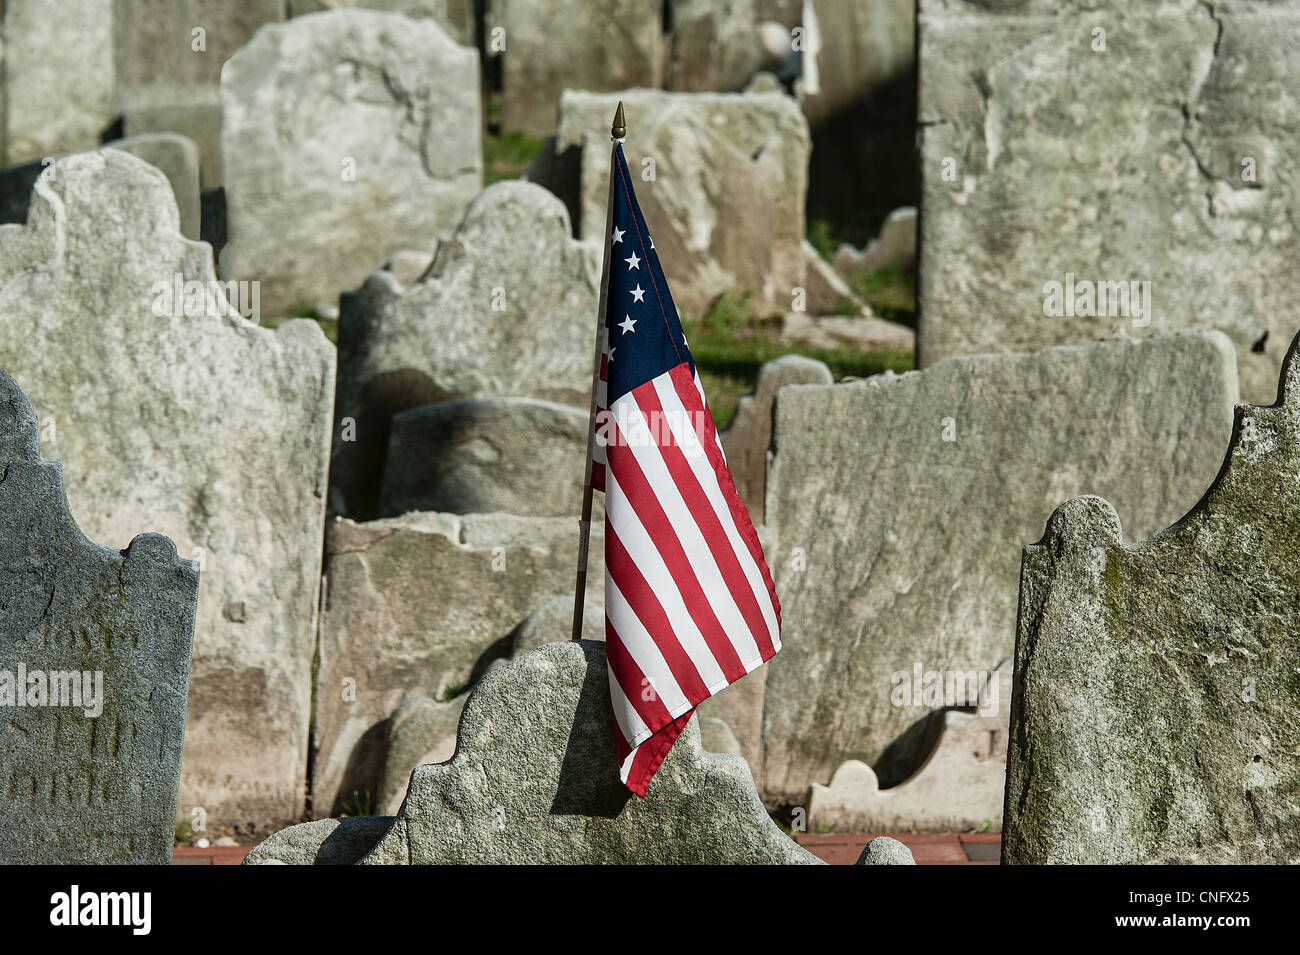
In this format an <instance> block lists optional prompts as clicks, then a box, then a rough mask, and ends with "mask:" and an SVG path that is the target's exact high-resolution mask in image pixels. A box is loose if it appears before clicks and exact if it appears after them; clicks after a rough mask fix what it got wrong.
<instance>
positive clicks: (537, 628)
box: [510, 524, 605, 657]
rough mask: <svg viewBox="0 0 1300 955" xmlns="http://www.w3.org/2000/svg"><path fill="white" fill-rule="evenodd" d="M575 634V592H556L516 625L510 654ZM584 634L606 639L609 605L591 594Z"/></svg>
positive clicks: (585, 607) (585, 608)
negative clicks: (606, 608)
mask: <svg viewBox="0 0 1300 955" xmlns="http://www.w3.org/2000/svg"><path fill="white" fill-rule="evenodd" d="M595 526H597V527H603V526H604V525H603V524H597V525H595ZM575 559H576V558H575ZM571 589H572V588H571ZM572 637H573V595H572V594H569V595H567V596H563V597H561V596H555V597H552V598H550V599H549V600H547V601H546V602H545V603H542V604H540V605H539V606H538V607H537V609H536V610H534V611H533V612H532V613H530V614H529V615H528V617H527V619H525V620H524V622H523V623H521V624H520V625H519V626H518V627H516V628H515V630H514V633H512V634H511V635H510V655H511V656H515V657H517V656H519V655H520V654H523V653H527V652H528V651H529V650H536V649H537V648H538V647H540V646H541V645H542V644H544V643H556V642H559V641H561V640H569V639H572ZM582 638H583V639H584V640H604V639H605V608H604V607H603V606H601V605H600V604H599V603H595V604H593V603H592V602H591V598H590V597H588V598H587V600H586V601H585V602H584V603H583V612H582Z"/></svg>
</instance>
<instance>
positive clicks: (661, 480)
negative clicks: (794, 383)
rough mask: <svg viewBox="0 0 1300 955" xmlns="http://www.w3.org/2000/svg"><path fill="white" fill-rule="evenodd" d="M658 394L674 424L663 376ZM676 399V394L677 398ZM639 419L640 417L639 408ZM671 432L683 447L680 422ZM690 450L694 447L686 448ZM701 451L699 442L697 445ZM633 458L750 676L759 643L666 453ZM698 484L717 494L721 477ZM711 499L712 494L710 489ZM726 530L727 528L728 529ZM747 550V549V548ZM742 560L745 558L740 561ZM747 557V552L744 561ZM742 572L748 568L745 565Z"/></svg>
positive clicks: (645, 449)
mask: <svg viewBox="0 0 1300 955" xmlns="http://www.w3.org/2000/svg"><path fill="white" fill-rule="evenodd" d="M653 384H654V386H655V391H657V392H658V393H659V401H660V403H661V404H663V406H664V410H665V412H666V414H665V416H664V417H665V418H666V419H667V420H668V421H671V420H672V418H673V417H674V412H672V411H668V405H667V403H666V402H664V395H663V392H664V391H665V390H672V387H673V384H672V381H671V379H669V378H668V376H667V375H666V374H664V375H660V376H659V377H658V378H656V379H655V380H654V382H653ZM674 397H676V394H674ZM677 407H678V408H679V409H681V411H680V413H681V414H682V415H683V416H684V415H685V413H686V412H685V409H684V408H682V406H681V403H680V402H678V404H677ZM637 413H638V414H640V413H641V412H640V408H639V407H638V409H637ZM629 420H631V412H629ZM640 420H641V423H642V427H644V428H646V429H649V427H650V425H649V422H647V421H646V419H645V417H644V415H642V416H641V419H640ZM676 425H677V426H676V427H673V428H672V431H673V434H674V435H675V436H676V439H677V443H678V445H679V446H682V445H683V439H682V436H681V435H680V434H679V433H678V432H679V431H680V429H681V422H680V421H679V422H677V423H676ZM692 437H693V435H692ZM686 447H689V445H686ZM696 447H697V448H698V447H699V445H698V442H697V443H696ZM631 450H632V454H633V455H634V456H635V457H636V460H637V463H638V464H639V465H641V473H643V474H644V475H645V477H646V480H647V481H649V482H650V486H651V487H652V488H653V489H654V491H655V496H656V497H657V498H658V499H659V504H660V506H662V507H663V509H664V513H665V514H666V515H667V517H668V523H669V524H671V525H672V527H673V530H674V531H675V532H676V534H677V539H678V541H680V542H681V545H682V550H684V551H685V552H686V560H687V562H688V563H689V564H690V565H691V570H692V571H694V572H695V579H696V580H697V581H699V584H700V589H701V590H703V591H704V597H705V599H706V600H707V601H708V602H709V606H710V607H712V608H713V615H714V616H715V617H717V618H718V623H719V624H721V626H722V630H723V633H724V634H725V636H726V638H727V640H728V641H730V643H731V645H732V646H733V647H734V648H735V650H736V656H738V657H740V662H741V665H742V666H745V672H749V670H750V668H751V667H753V666H758V664H759V663H761V662H762V651H761V650H759V648H758V643H757V641H756V640H755V639H754V635H753V633H752V632H751V631H750V629H749V624H748V623H746V622H745V618H744V615H743V614H741V612H740V607H738V606H737V605H736V598H735V597H733V596H732V593H731V588H730V587H728V586H727V581H726V579H725V578H724V577H723V576H722V570H721V569H720V568H719V567H718V563H717V561H716V560H715V559H714V557H713V551H712V550H710V549H709V543H708V541H706V540H705V539H704V534H703V533H702V532H701V531H700V525H699V523H698V522H697V521H696V519H695V517H694V516H693V515H692V514H691V510H690V507H688V506H687V504H686V501H685V500H684V499H683V497H682V493H681V489H680V488H678V486H677V482H676V481H674V480H673V476H672V474H671V472H669V470H668V465H667V464H666V463H665V461H664V459H663V456H662V452H661V451H660V449H659V447H658V445H654V446H651V445H645V444H643V445H641V446H639V447H634V448H632V449H631ZM683 456H684V457H686V459H687V461H688V462H689V461H690V458H691V455H685V454H684V455H683ZM694 457H697V458H699V459H700V460H702V461H703V460H705V457H704V450H703V448H700V449H699V450H698V451H697V452H696V453H695V455H694ZM696 479H697V480H700V481H701V483H706V481H707V482H709V483H712V484H713V485H714V488H715V489H716V487H717V477H716V476H715V475H714V474H713V471H712V469H710V470H709V477H708V478H707V479H704V478H701V476H700V475H699V473H698V472H696ZM704 490H705V493H706V494H707V493H708V491H709V488H708V487H707V484H706V486H705V489H704ZM723 526H724V527H725V526H726V525H725V524H724V525H723ZM742 546H743V545H742ZM737 556H738V557H740V556H741V555H737ZM743 556H744V557H748V556H749V554H748V551H746V553H745V554H744V555H743ZM741 566H742V567H743V566H744V563H743V560H742V561H741Z"/></svg>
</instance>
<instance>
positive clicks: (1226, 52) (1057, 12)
mask: <svg viewBox="0 0 1300 955" xmlns="http://www.w3.org/2000/svg"><path fill="white" fill-rule="evenodd" d="M989 6H990V7H994V6H995V7H996V8H995V9H987V10H979V9H976V8H974V7H972V6H970V5H966V4H951V3H948V2H947V0H923V2H922V3H921V17H920V31H919V32H920V60H921V86H920V95H919V101H920V120H921V134H922V136H921V148H922V163H921V170H922V179H923V194H924V202H923V204H922V215H923V219H924V221H923V223H922V235H923V236H924V244H923V247H922V249H921V257H922V263H921V270H920V275H921V284H920V288H919V297H920V300H919V304H920V312H921V328H920V355H921V359H922V361H923V362H924V363H933V362H936V361H939V360H941V359H942V358H944V357H946V356H948V355H953V354H961V353H971V352H985V351H1003V350H1009V351H1020V350H1032V349H1036V348H1041V347H1043V346H1046V345H1051V344H1065V343H1075V342H1083V341H1088V340H1090V339H1093V338H1096V337H1099V336H1101V335H1105V334H1107V333H1108V332H1110V331H1111V330H1112V329H1114V328H1116V327H1118V326H1120V325H1126V326H1129V327H1130V328H1131V329H1132V334H1134V335H1145V334H1154V333H1158V332H1163V331H1172V330H1177V329H1180V328H1195V327H1217V328H1220V329H1222V330H1223V331H1225V332H1226V333H1227V334H1228V335H1229V336H1230V337H1231V338H1232V340H1233V343H1234V344H1235V345H1236V348H1237V356H1238V361H1239V363H1240V366H1239V370H1240V375H1241V388H1242V396H1243V398H1245V399H1246V400H1248V401H1254V402H1264V401H1269V400H1271V399H1272V394H1273V387H1274V385H1275V383H1276V381H1277V373H1278V366H1279V362H1280V360H1281V357H1282V354H1283V352H1284V351H1285V350H1286V346H1287V343H1288V342H1289V341H1290V340H1291V336H1292V334H1293V333H1294V331H1295V327H1296V322H1295V318H1294V314H1293V304H1294V302H1295V301H1296V299H1297V297H1298V296H1300V274H1298V273H1297V272H1296V270H1295V268H1294V263H1295V261H1296V259H1297V257H1300V232H1297V230H1296V227H1295V218H1296V215H1297V204H1298V203H1300V199H1298V198H1297V192H1296V183H1295V180H1294V175H1293V173H1292V172H1291V171H1290V170H1291V166H1290V164H1289V163H1288V162H1287V161H1286V160H1285V158H1284V157H1286V156H1289V155H1296V154H1297V152H1300V123H1298V122H1297V120H1296V117H1297V115H1298V114H1300V93H1298V92H1297V86H1296V83H1295V79H1294V74H1295V48H1296V45H1297V43H1300V4H1296V3H1294V2H1286V3H1277V4H1262V3H1243V4H1232V5H1231V6H1229V5H1223V4H1209V3H1198V2H1196V0H1177V2H1172V3H1166V4H1142V5H1139V8H1137V9H1135V8H1134V5H1131V4H1128V3H1124V2H1123V0H1105V2H1087V3H1083V2H1078V0H1073V2H1067V3H1050V4H1049V3H1045V2H1041V0H1033V2H1029V3H1024V4H1021V5H1019V6H1018V7H1016V8H1014V9H1003V8H1004V7H1006V5H1005V4H998V5H989ZM1101 25H1104V26H1105V27H1107V28H1108V30H1107V36H1106V49H1105V51H1104V52H1097V51H1095V50H1094V46H1095V45H1096V43H1097V41H1098V38H1097V37H1095V36H1094V35H1093V31H1094V29H1096V28H1098V27H1099V26H1101ZM947 159H950V160H952V162H949V163H948V164H947V165H948V168H949V169H950V170H952V172H953V173H954V175H951V176H949V178H948V179H947V180H945V178H944V168H945V160H947ZM1247 160H1249V161H1253V174H1254V181H1249V178H1248V175H1249V173H1250V171H1251V170H1250V168H1249V167H1250V166H1251V163H1250V162H1246V164H1245V165H1243V162H1244V161H1247ZM1028 183H1032V188H1026V184H1028ZM1067 274H1069V275H1073V276H1074V277H1075V279H1076V280H1078V281H1084V280H1086V281H1089V282H1099V281H1104V282H1126V283H1127V282H1129V281H1134V280H1136V281H1148V282H1150V283H1151V309H1150V313H1149V315H1146V316H1144V317H1143V318H1142V319H1139V321H1148V320H1149V322H1150V324H1149V325H1146V326H1141V327H1134V326H1133V321H1134V319H1133V318H1132V317H1127V318H1126V317H1123V316H1118V317H1117V316H1114V315H1113V314H1098V315H1096V316H1095V317H1093V316H1087V317H1085V316H1079V315H1077V314H1076V315H1075V316H1074V317H1068V316H1064V317H1058V316H1054V315H1051V316H1049V315H1046V314H1044V307H1045V305H1046V304H1048V303H1047V302H1046V301H1045V300H1046V299H1047V298H1048V294H1047V293H1046V292H1045V288H1044V286H1045V284H1046V283H1048V282H1052V281H1055V282H1059V283H1062V284H1064V283H1065V282H1066V276H1067ZM1108 297H1109V296H1108ZM1083 304H1084V305H1086V302H1085V303H1083ZM1107 311H1110V309H1107ZM1265 336H1267V338H1266V337H1265Z"/></svg>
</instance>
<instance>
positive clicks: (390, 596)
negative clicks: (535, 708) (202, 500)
mask: <svg viewBox="0 0 1300 955" xmlns="http://www.w3.org/2000/svg"><path fill="white" fill-rule="evenodd" d="M601 530H602V529H601V528H600V527H599V526H597V527H594V528H593V529H592V542H591V564H590V568H589V571H588V577H587V580H588V588H587V602H588V603H589V604H595V605H597V606H596V608H595V610H594V611H593V610H590V609H589V610H588V614H592V613H593V612H599V604H600V603H601V601H602V597H603V592H604V570H603V566H604V565H603V562H602V560H601V555H602V549H603V543H602V541H603V537H602V534H601ZM577 546H578V522H577V520H575V519H571V518H559V517H517V516H514V515H509V514H470V515H466V516H463V517H461V516H456V515H452V514H434V513H419V512H416V513H411V514H407V515H405V516H403V517H398V518H391V519H388V520H379V521H371V522H369V523H365V524H357V523H354V522H352V521H350V520H345V519H338V520H335V521H334V522H333V523H332V524H331V525H330V529H329V538H328V546H327V561H328V563H327V568H326V574H327V578H328V584H327V594H326V601H325V610H324V614H323V616H322V619H321V628H320V629H321V633H320V666H319V671H318V676H317V692H316V726H315V731H314V733H315V735H314V739H313V748H314V751H315V759H314V761H313V772H312V805H313V811H314V812H316V813H317V814H318V815H323V814H333V813H337V812H340V811H344V809H345V807H346V806H348V805H350V804H352V803H353V802H354V801H355V800H356V799H358V798H360V799H362V800H364V799H365V798H366V794H369V796H370V797H371V798H372V799H373V798H376V797H377V796H378V795H379V789H380V785H381V779H382V775H383V767H384V761H385V758H386V752H385V746H386V741H387V740H388V738H389V733H390V729H391V725H390V717H392V715H393V713H394V711H396V710H397V708H398V707H399V706H400V705H401V703H402V701H403V700H404V699H405V698H407V697H408V695H411V694H418V695H423V696H427V697H429V698H431V699H434V700H440V701H446V700H449V699H454V698H455V697H456V695H458V694H459V693H460V692H461V691H463V690H464V688H465V687H466V686H468V685H471V684H472V683H474V682H475V681H476V680H477V679H479V678H480V677H481V676H482V675H483V673H485V672H486V671H487V668H488V667H489V666H490V665H491V664H492V663H493V662H494V661H495V660H498V659H502V658H506V657H509V656H510V655H511V653H512V652H513V644H514V633H513V631H515V628H516V627H518V626H519V624H520V623H521V622H522V621H524V619H525V618H526V617H528V616H529V614H530V613H532V612H533V611H534V610H535V609H537V608H538V607H539V606H541V605H542V604H544V603H545V602H546V601H548V600H549V599H550V598H552V597H553V596H554V595H556V594H560V593H564V592H566V591H568V590H571V589H572V587H573V579H574V577H573V574H574V561H575V559H576V556H575V555H576V554H577ZM571 606H572V604H570V607H571ZM597 619H598V618H597ZM564 636H565V637H567V636H568V634H567V632H566V633H565V634H564ZM560 639H563V637H561V638H560ZM409 768H410V767H409V766H408V767H407V769H408V770H409ZM354 793H355V794H356V795H354Z"/></svg>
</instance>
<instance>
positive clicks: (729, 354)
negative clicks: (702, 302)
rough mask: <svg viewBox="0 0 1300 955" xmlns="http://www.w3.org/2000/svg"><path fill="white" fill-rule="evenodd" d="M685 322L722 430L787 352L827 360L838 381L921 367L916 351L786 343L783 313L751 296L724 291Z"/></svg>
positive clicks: (713, 410) (706, 391) (714, 415)
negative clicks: (763, 372)
mask: <svg viewBox="0 0 1300 955" xmlns="http://www.w3.org/2000/svg"><path fill="white" fill-rule="evenodd" d="M682 324H683V326H684V327H685V329H686V337H687V339H688V340H689V342H690V348H691V355H692V356H693V357H694V358H695V367H696V368H697V369H698V370H699V373H700V381H701V382H702V383H703V385H704V393H705V395H707V396H708V399H709V408H710V410H711V411H712V412H713V423H714V426H715V427H716V428H717V429H718V430H719V431H721V430H722V429H723V428H725V427H727V425H729V424H730V423H731V420H732V418H734V417H735V414H736V403H737V401H738V400H739V399H740V396H741V395H746V394H750V393H751V392H753V390H754V383H755V382H756V381H757V380H758V369H759V368H760V367H761V366H762V365H763V363H764V362H768V361H771V360H772V359H773V358H780V357H781V356H782V355H806V356H807V357H809V358H816V359H817V360H818V361H823V362H825V363H826V365H827V367H828V368H830V370H831V373H832V374H833V375H834V376H835V378H836V380H837V381H838V380H841V379H844V378H866V377H869V376H871V375H877V374H880V373H881V372H883V371H895V372H900V373H901V372H904V371H910V370H911V369H912V368H914V367H915V359H914V357H913V355H912V353H911V352H882V351H861V350H859V349H856V348H851V347H848V346H845V347H842V348H804V347H801V346H798V345H793V344H790V343H789V342H782V341H781V340H780V339H779V337H778V336H779V330H780V316H760V315H758V314H757V312H756V311H755V309H754V308H753V306H752V305H750V303H749V296H748V295H745V296H733V295H722V296H720V297H719V298H718V300H717V301H716V302H714V304H713V306H712V307H711V308H710V309H709V310H708V311H707V312H705V313H704V314H703V315H701V316H699V317H698V318H695V319H691V318H686V317H683V322H682Z"/></svg>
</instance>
